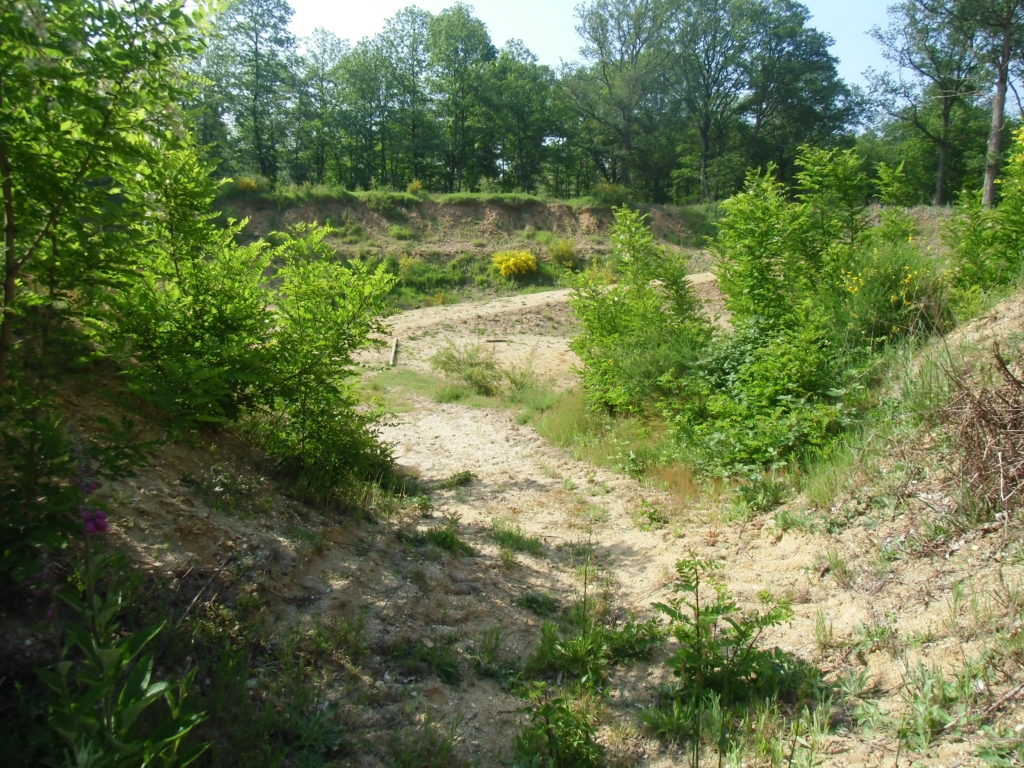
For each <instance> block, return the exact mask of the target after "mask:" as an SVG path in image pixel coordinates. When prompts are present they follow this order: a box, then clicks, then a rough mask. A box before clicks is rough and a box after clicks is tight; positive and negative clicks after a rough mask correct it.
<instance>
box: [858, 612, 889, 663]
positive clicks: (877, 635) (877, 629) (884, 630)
mask: <svg viewBox="0 0 1024 768" xmlns="http://www.w3.org/2000/svg"><path fill="white" fill-rule="evenodd" d="M896 620H897V617H896V615H895V614H886V617H885V620H884V621H881V620H877V619H876V620H874V621H872V622H871V623H868V624H858V625H857V626H856V627H854V629H853V636H854V643H853V648H854V651H855V652H856V653H858V654H865V653H873V652H875V651H880V650H885V651H888V652H889V654H890V655H892V656H896V655H897V654H898V653H899V651H900V637H899V633H898V632H897V631H896V627H895V623H896Z"/></svg>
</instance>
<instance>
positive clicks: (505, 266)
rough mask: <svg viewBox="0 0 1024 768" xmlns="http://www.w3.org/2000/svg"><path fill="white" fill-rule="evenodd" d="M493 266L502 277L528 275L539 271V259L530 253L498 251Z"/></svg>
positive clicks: (494, 256) (492, 262) (493, 258)
mask: <svg viewBox="0 0 1024 768" xmlns="http://www.w3.org/2000/svg"><path fill="white" fill-rule="evenodd" d="M491 264H492V265H493V266H494V269H495V270H497V272H498V274H499V275H501V276H502V277H516V276H517V275H528V274H530V273H532V272H536V271H537V257H536V256H534V255H533V254H532V253H530V252H529V251H498V252H497V253H496V254H494V255H493V256H492V257H491Z"/></svg>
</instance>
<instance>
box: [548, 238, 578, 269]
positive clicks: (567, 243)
mask: <svg viewBox="0 0 1024 768" xmlns="http://www.w3.org/2000/svg"><path fill="white" fill-rule="evenodd" d="M548 256H550V257H551V260H552V261H553V262H555V263H556V264H558V265H559V266H561V267H565V268H566V269H576V268H577V267H578V266H579V261H578V259H577V258H576V242H575V241H574V240H570V239H568V238H559V239H558V240H552V241H551V243H550V244H549V245H548Z"/></svg>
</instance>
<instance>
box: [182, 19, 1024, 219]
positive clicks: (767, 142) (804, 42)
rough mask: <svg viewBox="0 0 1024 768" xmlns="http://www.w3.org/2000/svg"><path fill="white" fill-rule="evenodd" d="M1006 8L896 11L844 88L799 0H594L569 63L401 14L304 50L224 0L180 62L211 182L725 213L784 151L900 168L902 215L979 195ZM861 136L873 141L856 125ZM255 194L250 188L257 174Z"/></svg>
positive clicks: (1001, 71)
mask: <svg viewBox="0 0 1024 768" xmlns="http://www.w3.org/2000/svg"><path fill="white" fill-rule="evenodd" d="M1021 15H1022V3H1021V2H1019V0H955V2H947V1H945V0H944V1H942V2H937V1H936V0H902V2H899V3H896V4H895V5H893V6H892V8H891V9H890V15H889V18H888V20H885V19H879V26H877V27H876V28H875V29H874V30H873V35H874V37H875V39H876V40H877V41H878V42H879V43H880V45H881V47H882V50H883V52H884V55H885V56H886V58H887V59H888V60H889V63H890V64H891V65H892V71H891V72H886V73H870V75H869V81H870V88H869V92H865V91H863V90H861V89H859V88H857V87H855V86H851V85H849V84H848V83H845V82H844V81H843V80H842V78H841V77H840V76H839V74H838V71H837V63H838V62H837V60H836V58H835V57H834V56H833V55H832V54H831V53H830V52H829V48H830V46H831V45H832V43H833V41H832V39H831V38H830V37H829V36H828V35H826V34H824V33H822V32H820V31H819V30H817V29H815V28H814V27H813V26H812V25H811V17H810V13H809V11H808V10H807V8H806V7H805V6H804V5H803V4H801V3H799V2H796V0H591V2H588V3H584V4H582V5H580V6H579V7H578V9H577V32H578V34H579V37H580V40H581V48H580V56H581V60H580V61H579V62H573V63H563V64H562V66H561V67H560V68H559V69H558V70H555V69H553V68H552V67H550V66H547V65H544V64H541V63H539V62H538V60H537V57H536V56H535V55H534V54H533V53H532V52H531V51H530V50H529V49H528V48H527V47H526V46H525V45H524V44H523V43H522V41H519V40H510V41H508V42H506V43H505V44H504V45H503V47H501V48H498V47H497V46H496V45H495V42H494V41H492V40H491V38H490V35H489V33H488V30H487V28H486V26H485V25H484V24H483V22H481V21H480V20H479V19H478V18H476V17H475V16H474V15H473V9H472V7H471V6H469V5H464V4H461V3H456V4H454V5H452V6H451V7H449V8H447V9H446V10H443V11H441V12H440V13H437V14H431V13H429V12H427V11H424V10H422V9H420V8H418V7H416V6H409V7H407V8H404V9H402V10H400V11H399V12H397V13H396V14H395V15H394V16H393V17H391V18H390V19H388V20H387V22H386V23H385V26H384V28H383V30H382V31H381V32H380V33H379V34H377V35H376V36H374V37H372V38H364V39H362V40H359V41H358V42H356V43H354V44H350V43H349V42H348V41H346V40H343V39H341V38H340V37H338V36H337V35H335V34H334V33H332V32H329V31H327V30H325V29H317V30H316V31H315V32H314V33H313V34H312V35H311V36H310V37H309V38H307V39H304V40H298V39H296V38H295V36H293V35H292V34H291V32H290V31H289V24H290V21H291V18H292V9H291V8H290V6H289V5H288V3H287V0H237V1H236V2H234V3H232V4H230V5H228V6H227V7H226V8H225V9H224V10H223V11H221V12H219V13H217V14H215V15H214V16H213V18H212V29H211V41H210V44H209V45H208V47H207V48H206V49H205V52H204V53H203V54H202V56H201V57H199V58H198V59H197V60H196V61H195V63H194V67H193V71H194V73H195V74H196V75H198V77H199V80H200V87H199V91H198V94H197V96H196V99H195V101H194V103H193V105H192V106H193V107H194V120H195V129H196V134H197V137H198V140H199V142H200V144H202V145H204V146H206V147H207V148H208V151H209V153H210V156H211V157H212V158H213V159H214V160H215V161H216V162H217V164H218V166H219V169H220V171H221V172H223V173H226V174H229V175H240V174H247V175H250V176H257V177H263V179H264V180H265V183H266V184H269V185H271V186H273V185H276V184H278V183H281V182H291V183H299V184H302V183H313V184H330V185H339V186H343V187H345V188H347V189H359V188H362V189H370V188H379V189H394V190H404V189H407V188H409V187H410V185H412V189H413V190H414V191H415V190H420V189H423V190H425V191H433V192H453V191H525V192H533V193H541V194H546V195H550V196H553V197H558V198H571V197H580V196H583V195H588V194H591V193H592V192H593V191H594V188H595V185H596V186H597V187H598V189H599V191H600V192H602V193H603V195H602V196H603V197H605V198H611V199H612V200H613V201H621V200H624V199H634V200H646V201H656V202H664V201H669V200H671V201H676V202H694V201H708V200H713V199H724V198H726V197H728V196H729V195H731V194H733V193H735V192H736V191H738V190H739V189H740V187H741V186H742V183H743V178H744V173H745V172H746V170H747V169H748V168H751V167H756V168H762V169H763V168H765V167H767V166H768V164H769V163H772V164H774V166H775V167H776V168H777V169H778V174H779V176H780V179H781V180H782V181H784V182H789V181H792V180H793V178H794V173H795V160H796V157H797V155H798V152H799V147H800V146H803V145H813V146H817V147H823V148H839V147H843V148H848V147H850V146H853V145H855V144H856V145H859V147H858V148H859V149H860V150H861V153H862V154H863V155H865V156H866V157H867V158H868V159H869V160H874V161H876V162H877V161H885V162H888V163H889V164H891V165H896V164H898V163H899V162H900V161H904V162H905V165H906V168H905V171H906V174H907V176H908V179H909V185H908V200H907V202H933V203H936V204H942V203H945V202H947V201H948V200H949V199H950V198H951V196H952V195H953V194H954V193H956V192H958V191H959V190H961V189H963V188H964V187H965V186H970V187H974V186H977V184H978V179H980V178H981V177H982V175H983V173H984V174H985V176H986V179H987V181H988V187H989V192H988V194H989V200H991V195H993V194H994V183H995V178H996V175H997V164H998V159H999V157H1000V155H1001V152H1002V141H1003V138H1004V136H1005V135H1006V132H1007V127H1006V125H1005V123H1006V120H1005V118H1004V111H1005V104H1006V99H1007V94H1008V92H1010V87H1011V86H1012V82H1013V73H1014V70H1015V67H1019V66H1020V65H1021V63H1022V61H1024V30H1022V24H1021ZM865 129H867V130H865ZM257 183H260V182H259V181H257Z"/></svg>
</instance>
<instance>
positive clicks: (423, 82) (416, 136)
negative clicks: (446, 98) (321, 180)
mask: <svg viewBox="0 0 1024 768" xmlns="http://www.w3.org/2000/svg"><path fill="white" fill-rule="evenodd" d="M431 18H432V17H431V15H430V14H429V13H427V12H426V11H424V10H422V9H420V8H417V7H415V6H410V7H408V8H403V9H402V10H400V11H399V12H398V13H396V14H395V15H394V16H393V17H392V18H390V19H388V20H387V21H386V22H385V24H384V30H383V31H382V32H381V33H380V34H379V35H378V36H377V38H376V41H377V44H378V47H379V50H380V51H381V53H382V54H383V55H384V57H385V59H386V61H387V62H389V64H390V70H389V77H390V78H391V79H392V81H393V84H392V86H391V88H390V92H391V96H392V99H393V106H394V112H393V115H392V118H391V134H392V142H393V146H392V151H391V168H390V170H389V176H390V179H391V183H392V184H394V185H395V186H401V187H404V186H406V185H407V184H408V183H409V182H410V181H412V180H413V179H419V180H420V181H422V182H425V183H429V182H431V181H433V179H432V178H431V177H432V176H433V175H434V174H435V173H436V166H437V152H438V140H439V131H438V126H437V123H436V121H435V120H434V111H433V105H432V104H431V99H430V93H429V92H428V88H427V77H428V74H429V70H430V54H429V50H428V45H427V43H428V34H429V30H430V21H431Z"/></svg>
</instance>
